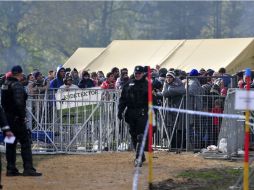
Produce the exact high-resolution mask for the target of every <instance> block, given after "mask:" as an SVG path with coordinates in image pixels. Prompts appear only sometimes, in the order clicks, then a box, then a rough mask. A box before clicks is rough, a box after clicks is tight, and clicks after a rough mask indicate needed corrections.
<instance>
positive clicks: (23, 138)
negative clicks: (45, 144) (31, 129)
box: [1, 65, 42, 176]
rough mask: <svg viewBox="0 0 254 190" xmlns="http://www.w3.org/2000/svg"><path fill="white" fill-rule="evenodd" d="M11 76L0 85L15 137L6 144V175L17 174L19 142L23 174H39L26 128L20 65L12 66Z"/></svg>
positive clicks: (24, 96) (25, 97)
mask: <svg viewBox="0 0 254 190" xmlns="http://www.w3.org/2000/svg"><path fill="white" fill-rule="evenodd" d="M11 72H12V76H11V77H9V78H8V79H7V80H5V82H4V84H3V85H2V93H1V104H2V106H3V108H4V111H5V113H6V118H7V121H8V123H9V125H10V130H11V131H12V132H13V134H14V136H15V137H16V139H15V141H14V143H13V144H9V143H8V144H6V159H7V173H6V175H7V176H19V175H21V173H19V171H18V169H17V168H16V145H17V141H19V142H20V144H21V156H22V160H23V167H24V171H23V176H41V175H42V174H41V173H38V172H36V170H35V169H34V167H33V162H32V151H31V142H30V137H29V134H28V130H27V128H26V99H27V94H26V92H25V89H24V87H23V85H22V83H21V82H20V81H21V80H22V78H23V74H22V72H23V71H22V68H21V66H19V65H17V66H13V68H12V69H11Z"/></svg>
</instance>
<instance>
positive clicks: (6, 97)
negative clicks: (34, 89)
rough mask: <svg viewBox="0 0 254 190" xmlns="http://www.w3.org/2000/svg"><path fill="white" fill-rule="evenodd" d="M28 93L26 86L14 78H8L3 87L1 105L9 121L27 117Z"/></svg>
mask: <svg viewBox="0 0 254 190" xmlns="http://www.w3.org/2000/svg"><path fill="white" fill-rule="evenodd" d="M26 100H27V93H26V91H25V89H24V86H23V85H22V84H21V83H20V82H19V81H18V80H17V79H16V78H13V77H10V78H8V79H7V80H6V81H5V82H4V84H3V85H2V93H1V104H2V106H3V108H4V111H5V113H6V116H7V120H8V122H9V120H12V122H13V120H14V119H16V118H19V119H24V118H25V117H26Z"/></svg>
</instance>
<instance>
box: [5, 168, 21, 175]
mask: <svg viewBox="0 0 254 190" xmlns="http://www.w3.org/2000/svg"><path fill="white" fill-rule="evenodd" d="M20 175H22V174H21V173H20V172H19V170H18V169H17V168H12V169H8V168H7V172H6V176H8V177H11V176H20Z"/></svg>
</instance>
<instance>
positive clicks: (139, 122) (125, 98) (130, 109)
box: [118, 66, 148, 167]
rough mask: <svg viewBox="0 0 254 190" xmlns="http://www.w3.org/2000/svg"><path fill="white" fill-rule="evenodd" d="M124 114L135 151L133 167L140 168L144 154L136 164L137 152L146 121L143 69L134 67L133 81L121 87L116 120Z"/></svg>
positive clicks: (146, 91)
mask: <svg viewBox="0 0 254 190" xmlns="http://www.w3.org/2000/svg"><path fill="white" fill-rule="evenodd" d="M125 108H127V110H126V113H125V121H126V122H127V123H128V124H129V127H130V129H129V132H130V135H131V139H132V143H133V146H134V148H135V150H136V158H135V167H141V166H142V162H144V161H145V154H144V153H143V155H142V162H141V163H139V162H138V155H139V150H140V148H141V144H142V139H143V135H144V131H145V127H146V123H147V120H148V82H147V80H146V79H145V76H144V68H143V67H142V66H136V67H135V69H134V79H131V80H130V81H129V82H127V84H125V85H124V86H123V90H122V93H121V97H120V100H119V105H118V118H119V119H120V120H122V114H123V112H124V110H125Z"/></svg>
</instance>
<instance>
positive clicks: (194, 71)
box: [189, 69, 198, 76]
mask: <svg viewBox="0 0 254 190" xmlns="http://www.w3.org/2000/svg"><path fill="white" fill-rule="evenodd" d="M189 75H190V76H198V71H197V69H192V70H191V72H190V73H189Z"/></svg>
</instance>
